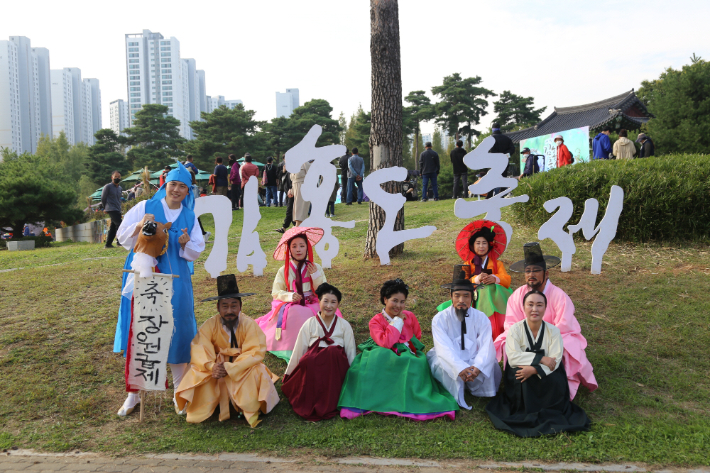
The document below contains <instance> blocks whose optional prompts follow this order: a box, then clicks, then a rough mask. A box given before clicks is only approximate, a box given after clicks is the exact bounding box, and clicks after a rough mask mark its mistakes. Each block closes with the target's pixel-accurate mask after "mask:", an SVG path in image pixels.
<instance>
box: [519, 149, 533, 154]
mask: <svg viewBox="0 0 710 473" xmlns="http://www.w3.org/2000/svg"><path fill="white" fill-rule="evenodd" d="M526 152H528V153H530V152H531V151H530V148H523V150H522V151H521V152H520V154H525V153H526Z"/></svg>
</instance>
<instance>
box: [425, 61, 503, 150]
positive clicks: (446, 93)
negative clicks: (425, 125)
mask: <svg viewBox="0 0 710 473" xmlns="http://www.w3.org/2000/svg"><path fill="white" fill-rule="evenodd" d="M481 82H482V79H481V78H480V77H479V76H476V77H468V78H466V79H463V78H461V74H459V73H458V72H456V73H454V74H452V75H450V76H446V77H444V82H443V84H442V85H438V86H436V87H432V89H431V92H432V93H433V94H434V95H438V96H439V97H441V102H438V103H437V104H436V105H435V110H436V123H437V124H438V125H439V126H441V127H442V128H443V129H445V130H446V131H448V132H449V135H451V136H453V137H454V139H455V140H458V139H459V136H460V135H461V134H463V135H465V136H466V137H467V138H468V146H469V148H470V147H471V138H472V137H473V136H474V135H477V134H478V131H476V130H475V129H474V128H473V127H474V126H476V125H478V124H479V123H480V122H481V117H483V116H485V115H486V114H487V113H488V112H486V107H488V100H486V99H487V98H488V97H490V96H493V95H495V94H494V93H493V91H492V90H488V89H486V88H484V87H479V84H480V83H481ZM462 124H463V125H464V126H463V127H461V125H462Z"/></svg>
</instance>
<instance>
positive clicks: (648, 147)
mask: <svg viewBox="0 0 710 473" xmlns="http://www.w3.org/2000/svg"><path fill="white" fill-rule="evenodd" d="M610 135H611V127H609V126H604V127H603V128H602V130H601V131H600V132H599V133H598V134H597V135H596V136H595V137H594V138H593V139H592V159H634V158H637V157H638V158H648V157H651V156H655V154H656V149H655V146H654V144H653V140H651V138H650V137H649V136H648V135H646V134H645V133H639V134H638V137H637V138H636V143H639V145H640V147H639V148H640V149H636V145H634V142H633V141H631V140H630V139H629V133H628V130H626V129H625V128H622V129H620V130H619V138H618V139H617V140H616V141H615V142H614V143H613V145H612V142H611V138H610ZM554 141H555V146H556V153H557V167H558V168H561V167H564V166H569V165H570V164H574V162H575V160H574V156H573V155H572V153H571V152H570V150H569V148H567V145H565V139H564V137H562V136H561V135H556V136H555V137H554ZM520 154H522V155H523V159H524V160H525V164H524V166H523V169H522V172H521V173H520V177H529V176H532V175H533V174H537V173H538V172H540V165H539V164H538V162H537V157H538V155H536V154H534V153H532V151H531V150H530V148H523V149H522V150H521V151H520Z"/></svg>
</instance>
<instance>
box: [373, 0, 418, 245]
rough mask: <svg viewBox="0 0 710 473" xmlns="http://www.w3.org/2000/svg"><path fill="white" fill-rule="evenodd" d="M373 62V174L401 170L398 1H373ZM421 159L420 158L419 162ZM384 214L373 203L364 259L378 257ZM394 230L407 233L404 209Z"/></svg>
mask: <svg viewBox="0 0 710 473" xmlns="http://www.w3.org/2000/svg"><path fill="white" fill-rule="evenodd" d="M370 60H371V63H372V76H371V83H372V122H371V123H372V124H371V127H370V156H371V168H370V171H371V172H372V171H376V170H378V169H381V168H386V167H393V166H402V69H401V61H400V55H399V7H398V5H397V0H370ZM416 159H418V157H417V158H416ZM382 188H383V189H384V190H385V191H386V192H390V193H393V194H395V193H401V192H402V183H401V182H387V183H385V184H383V186H382ZM384 222H385V212H384V210H382V208H380V207H379V206H378V205H375V204H374V203H372V202H370V220H369V226H368V229H367V241H366V244H365V258H374V257H375V256H377V251H376V249H375V243H376V241H377V233H378V232H379V231H380V228H382V225H383V224H384ZM394 229H395V230H403V229H404V207H402V210H400V211H399V213H398V214H397V220H396V222H395V225H394ZM402 251H404V244H401V245H399V246H396V247H394V248H393V249H392V250H391V251H390V257H393V256H396V255H398V254H401V253H402Z"/></svg>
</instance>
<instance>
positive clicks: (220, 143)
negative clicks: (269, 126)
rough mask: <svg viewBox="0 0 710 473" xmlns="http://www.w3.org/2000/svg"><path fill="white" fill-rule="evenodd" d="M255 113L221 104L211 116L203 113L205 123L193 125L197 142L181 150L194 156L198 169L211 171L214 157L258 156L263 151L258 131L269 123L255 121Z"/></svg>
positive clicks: (183, 146)
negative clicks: (257, 149) (257, 153)
mask: <svg viewBox="0 0 710 473" xmlns="http://www.w3.org/2000/svg"><path fill="white" fill-rule="evenodd" d="M254 115H256V112H255V111H254V110H247V109H245V108H244V105H242V104H238V105H237V106H236V107H234V108H232V109H230V108H229V107H227V106H226V105H220V106H219V107H218V108H216V109H214V110H213V111H212V113H204V112H203V113H202V114H201V117H202V121H194V122H190V126H191V127H192V132H193V134H194V135H195V139H193V140H191V141H186V142H185V143H183V144H182V146H181V147H182V149H184V150H185V151H186V152H187V153H189V154H192V156H193V157H194V162H195V165H196V166H197V167H198V168H202V169H206V170H210V171H211V170H212V168H213V167H214V157H215V156H221V157H222V158H226V157H227V156H228V155H230V154H234V155H235V156H237V157H240V156H244V154H245V153H247V152H249V153H250V154H253V153H255V148H257V147H258V148H262V147H263V146H262V145H263V143H262V142H261V141H262V137H261V136H259V138H257V135H259V132H260V131H261V129H262V128H263V127H264V125H265V124H266V123H265V122H261V121H258V120H255V119H254Z"/></svg>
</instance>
